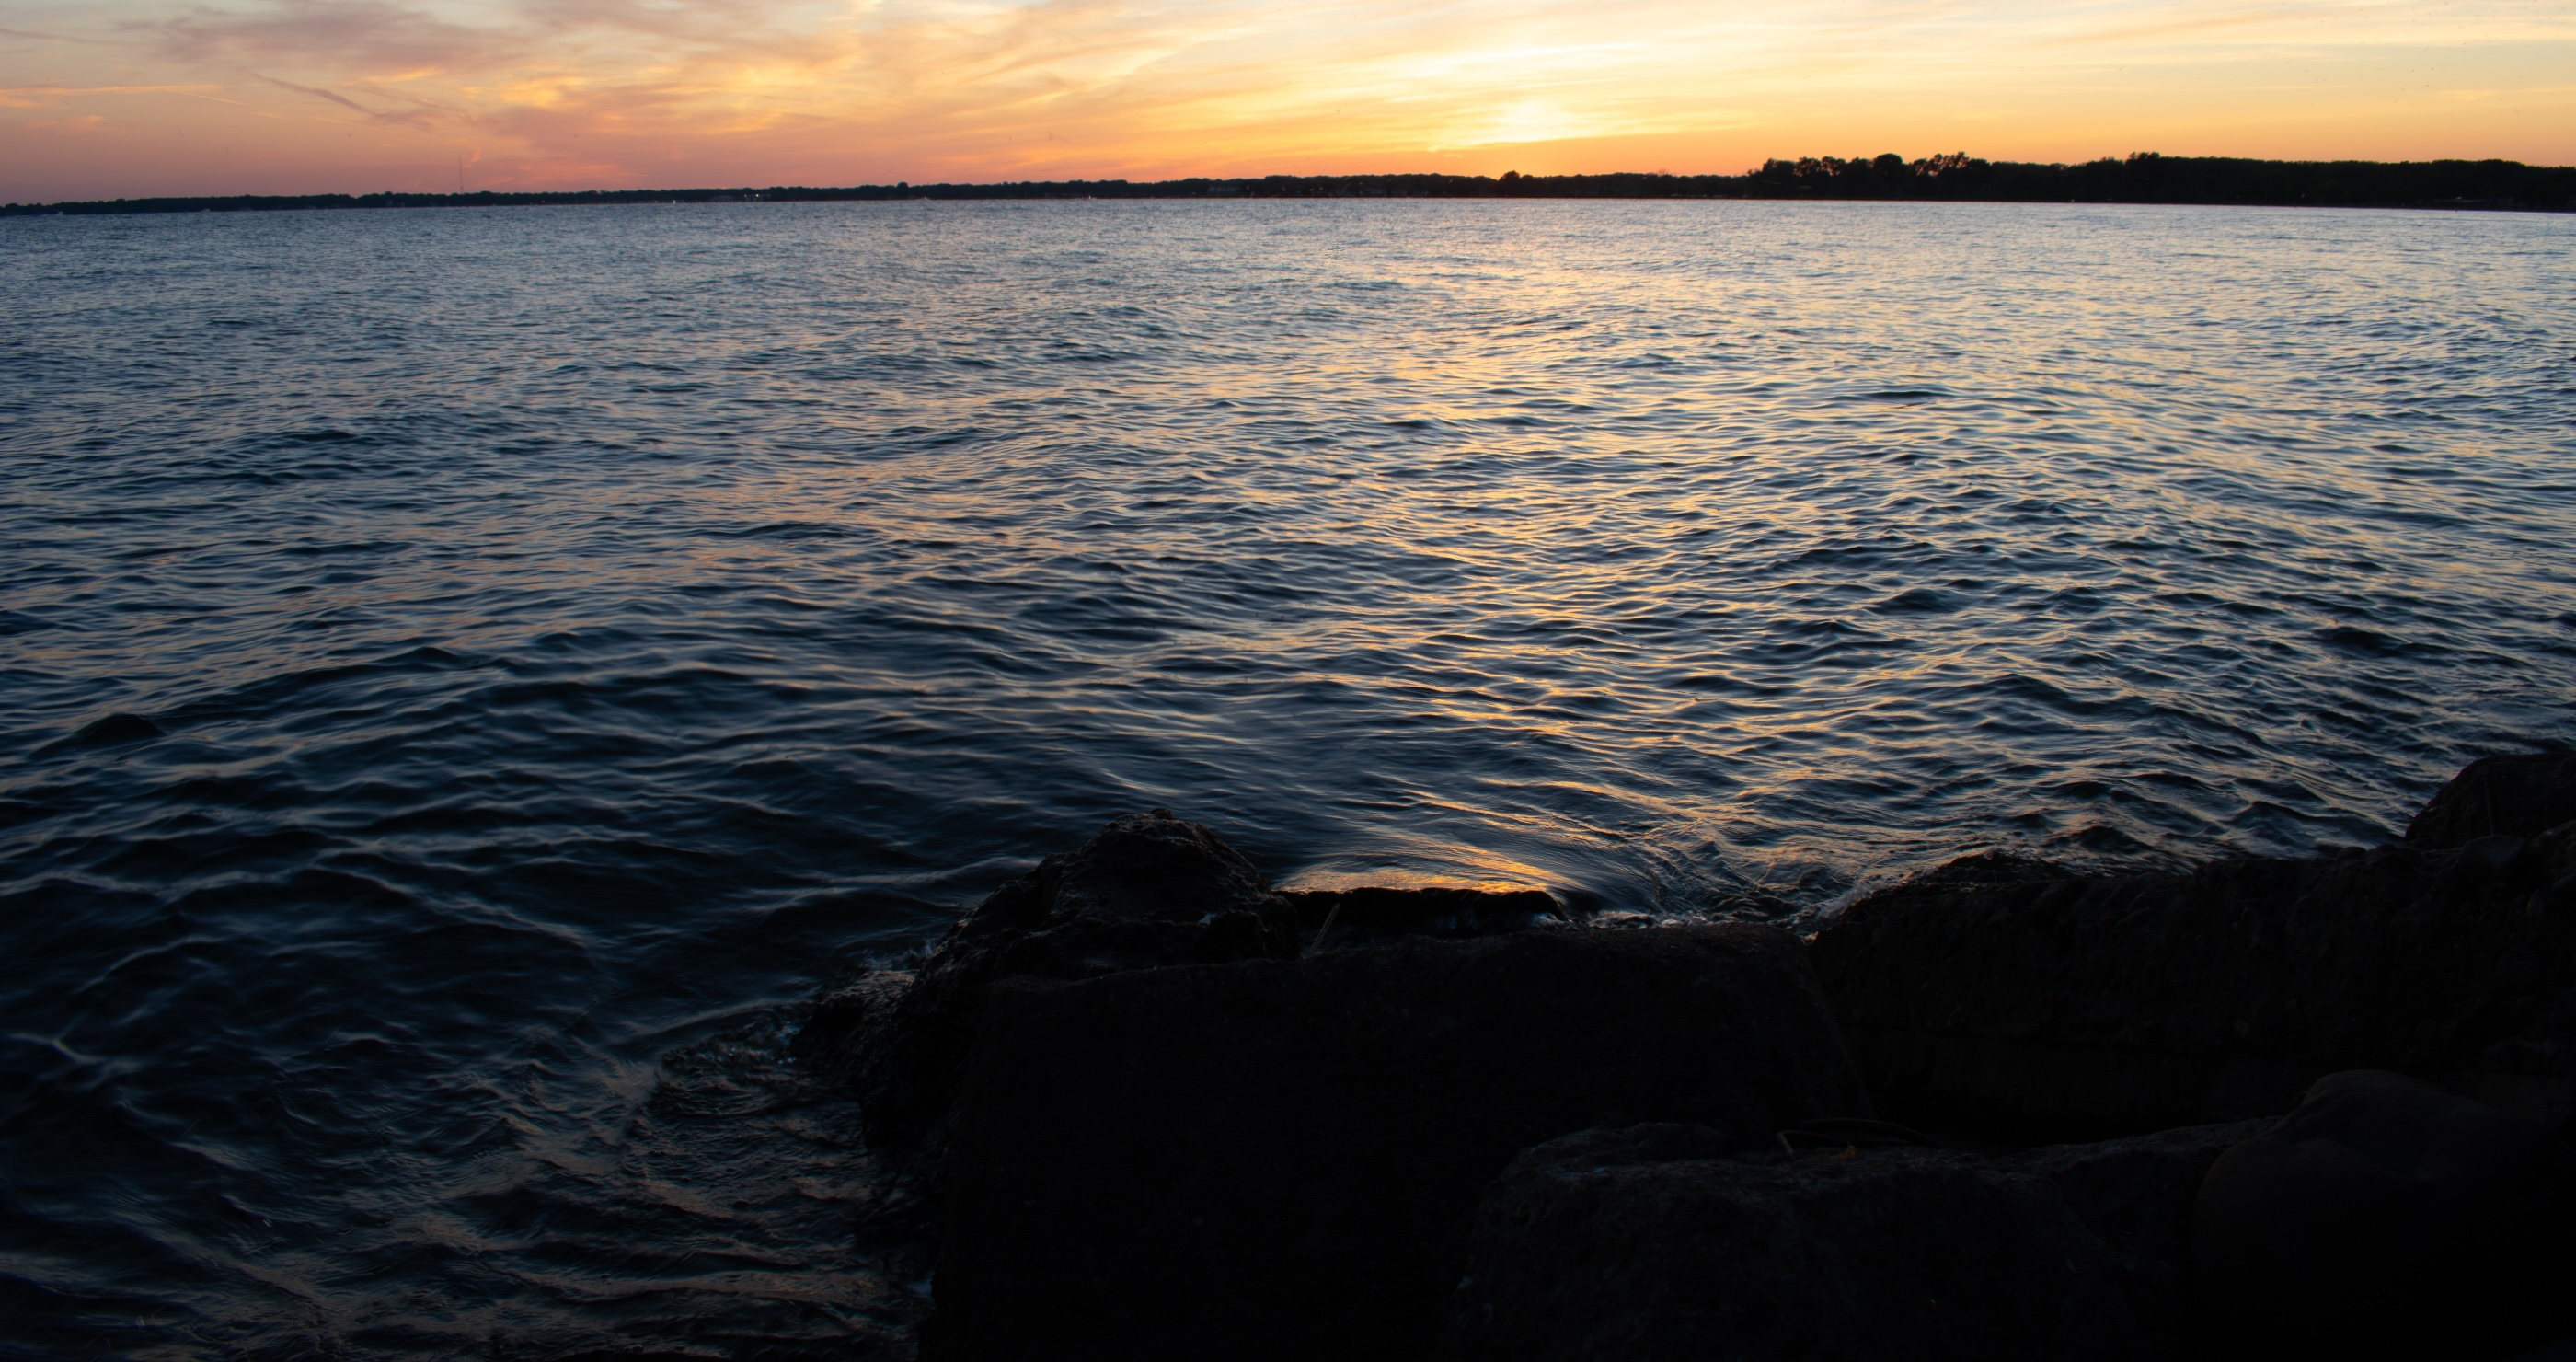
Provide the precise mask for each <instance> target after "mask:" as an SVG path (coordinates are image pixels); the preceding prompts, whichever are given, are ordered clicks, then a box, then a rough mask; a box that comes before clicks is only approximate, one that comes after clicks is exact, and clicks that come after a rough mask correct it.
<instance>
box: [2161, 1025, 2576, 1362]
mask: <svg viewBox="0 0 2576 1362" xmlns="http://www.w3.org/2000/svg"><path fill="white" fill-rule="evenodd" d="M2571 1230H2576V1154H2571V1153H2570V1151H2569V1150H2568V1148H2567V1146H2566V1145H2565V1144H2563V1143H2561V1142H2560V1141H2558V1140H2556V1139H2554V1138H2552V1137H2551V1136H2550V1135H2549V1133H2548V1132H2546V1131H2544V1130H2542V1129H2541V1127H2540V1126H2539V1124H2538V1123H2536V1122H2534V1121H2532V1120H2531V1119H2530V1118H2528V1117H2525V1116H2521V1115H2518V1114H2516V1113H2513V1112H2506V1111H2499V1110H2497V1109H2495V1108H2494V1107H2490V1106H2487V1105H2485V1104H2483V1103H2479V1102H2475V1101H2471V1100H2469V1099H2467V1098H2464V1097H2461V1096H2458V1095H2457V1094H2454V1093H2449V1092H2445V1091H2443V1090H2441V1089H2439V1088H2435V1087H2433V1086H2431V1085H2429V1084H2425V1083H2421V1082H2417V1081H2416V1080H2414V1079H2410V1078H2406V1077H2404V1076H2402V1075H2399V1074H2392V1073H2379V1072H2367V1071H2365V1072H2356V1073H2344V1074H2336V1075H2333V1076H2331V1077H2328V1078H2326V1079H2324V1080H2322V1081H2320V1082H2319V1083H2318V1084H2317V1085H2316V1086H2315V1087H2314V1088H2313V1089H2311V1090H2310V1091H2309V1093H2308V1095H2307V1099H2306V1100H2305V1101H2304V1102H2302V1103H2300V1105H2299V1107H2298V1109H2297V1110H2296V1111H2293V1112H2292V1113H2290V1115H2289V1116H2288V1117H2287V1118H2285V1119H2283V1120H2282V1121H2281V1122H2280V1123H2279V1124H2278V1125H2277V1126H2275V1127H2273V1128H2272V1129H2270V1130H2268V1131H2266V1132H2265V1133H2264V1134H2262V1135H2260V1136H2258V1137H2256V1138H2253V1139H2251V1140H2248V1141H2247V1142H2245V1143H2243V1144H2241V1145H2238V1146H2237V1147H2235V1148H2234V1149H2232V1150H2230V1151H2228V1153H2227V1154H2226V1155H2225V1156H2224V1157H2223V1158H2221V1159H2219V1160H2218V1162H2217V1164H2216V1166H2215V1167H2214V1168H2213V1169H2212V1170H2211V1171H2210V1173H2209V1176H2208V1178H2207V1180H2206V1181H2205V1182H2204V1183H2203V1185H2202V1187H2201V1189H2200V1192H2199V1197H2198V1204H2197V1206H2196V1207H2195V1211H2194V1216H2193V1268H2194V1277H2195V1284H2196V1288H2197V1290H2196V1295H2197V1298H2198V1300H2199V1303H2200V1307H2201V1311H2202V1315H2203V1320H2204V1326H2205V1329H2206V1333H2207V1336H2208V1337H2209V1339H2210V1341H2211V1343H2212V1348H2211V1353H2212V1355H2213V1356H2217V1357H2223V1358H2236V1357H2243V1358H2253V1357H2281V1356H2332V1357H2338V1358H2388V1359H2399V1358H2425V1357H2503V1356H2506V1355H2509V1354H2512V1353H2515V1352H2519V1351H2522V1350H2524V1349H2528V1348H2532V1347H2535V1346H2538V1345H2540V1344H2543V1343H2545V1342H2547V1341H2549V1340H2550V1339H2553V1338H2557V1337H2559V1336H2561V1335H2564V1334H2567V1333H2568V1332H2570V1331H2571V1330H2576V1286H2571V1284H2572V1283H2576V1233H2572V1232H2571Z"/></svg>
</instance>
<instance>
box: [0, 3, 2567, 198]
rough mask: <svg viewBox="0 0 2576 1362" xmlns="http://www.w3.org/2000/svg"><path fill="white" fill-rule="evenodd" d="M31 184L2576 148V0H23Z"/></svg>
mask: <svg viewBox="0 0 2576 1362" xmlns="http://www.w3.org/2000/svg"><path fill="white" fill-rule="evenodd" d="M0 125H5V129H6V130H5V132H0V200H12V201H19V202H29V201H42V200H50V199H61V198H95V197H117V196H131V195H142V194H213V193H311V192H323V191H346V192H365V191H369V190H376V189H406V190H453V189H455V188H456V187H457V185H458V184H459V182H460V180H461V181H462V183H463V184H465V185H466V186H467V187H468V188H487V189H504V188H554V187H612V188H613V187H630V186H702V185H770V184H808V185H837V184H854V183H867V182H891V181H895V180H911V181H915V182H923V181H933V180H996V179H1027V178H1035V179H1067V178H1075V177H1109V176H1121V177H1127V178H1131V179H1159V178H1167V177H1172V176H1179V175H1192V174H1269V173H1293V174H1316V173H1333V172H1354V171H1368V170H1400V169H1434V170H1448V171H1457V172H1465V173H1482V174H1498V173H1500V172H1502V171H1504V170H1506V169H1518V170H1521V171H1524V172H1530V173H1543V172H1560V171H1601V170H1623V169H1624V170H1658V169H1663V170H1672V171H1677V172H1704V171H1722V172H1728V173H1732V172H1736V171H1740V170H1743V169H1745V168H1747V167H1749V166H1753V165H1758V164H1759V163H1760V162H1761V161H1762V159H1763V158H1764V157H1766V156H1797V155H1801V154H1807V155H1842V156H1851V155H1870V154H1875V153H1878V152H1884V151H1894V152H1898V153H1900V154H1902V155H1905V156H1908V157H1915V156H1923V155H1929V154H1931V153H1933V152H1936V151H1948V150H1966V151H1968V152H1970V153H1972V154H1975V155H1979V156H1985V157H1990V158H1995V159H2026V160H2028V159H2035V160H2076V159H2085V158H2090V157H2094V156H2101V155H2116V154H2121V153H2125V152H2129V151H2135V150H2157V151H2163V152H2165V153H2168V154H2229V155H2246V156H2275V157H2301V158H2307V157H2367V158H2373V159H2383V160H2394V159H2413V158H2425V157H2436V156H2471V157H2482V156H2505V157H2511V158H2514V159H2518V160H2525V161H2535V162H2547V163H2552V164H2565V163H2569V162H2576V0H2558V2H2557V3H2529V2H2526V3H2516V2H2515V0H2468V2H2466V3H2456V4H2443V3H2329V2H2327V0H2279V2H2277V3H2249V2H2247V0H2208V2H2196V0H2095V2H2094V3H2078V4H2058V5H2042V4H2009V3H2004V4H1977V3H1896V2H1893V0H1881V2H1876V3H1873V2H1872V0H1818V2H1816V3H1807V4H1795V3H1781V2H1780V0H1765V3H1760V4H1753V3H1741V2H1740V0H1691V2H1689V3H1682V2H1681V0H1409V2H1408V0H1395V2H1390V0H203V2H202V3H199V2H197V0H169V2H168V3H161V2H159V0H99V3H95V4H81V5H67V4H52V3H42V2H41V0H0Z"/></svg>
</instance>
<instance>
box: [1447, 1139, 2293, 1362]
mask: <svg viewBox="0 0 2576 1362" xmlns="http://www.w3.org/2000/svg"><path fill="white" fill-rule="evenodd" d="M2261 1129H2262V1125H2261V1123H2252V1124H2242V1125H2230V1126H2217V1127H2204V1128H2200V1129H2193V1130H2178V1131H2170V1132H2165V1133H2162V1134H2158V1135H2153V1136H2146V1137H2142V1138H2137V1139H2130V1140H2120V1141H2113V1142H2110V1143H2106V1144H2096V1145H2079V1146H2065V1147H2056V1148H2047V1149H2039V1150H2033V1151H2029V1152H2027V1153H2022V1154H2016V1155H2007V1156H1992V1157H1990V1156H1982V1155H1977V1154H1970V1153H1962V1152H1958V1151H1953V1150H1937V1149H1920V1148H1880V1149H1863V1148H1857V1147H1854V1148H1850V1149H1847V1150H1845V1151H1843V1152H1841V1153H1839V1154H1834V1153H1827V1154H1821V1155H1812V1156H1808V1157H1800V1158H1784V1157H1781V1156H1778V1155H1773V1156H1768V1157H1764V1158H1757V1159H1746V1158H1740V1157H1739V1158H1728V1157H1724V1155H1725V1154H1726V1153H1727V1152H1728V1151H1727V1144H1726V1141H1724V1140H1722V1139H1719V1138H1716V1137H1715V1136H1714V1135H1713V1133H1712V1132H1708V1131H1704V1130H1698V1129H1693V1128H1689V1127H1681V1126H1669V1125H1666V1126H1644V1127H1634V1128H1630V1129H1626V1130H1596V1131H1588V1132H1585V1133H1583V1134H1580V1135H1574V1136H1570V1137H1567V1138H1565V1139H1561V1140H1556V1141H1553V1142H1551V1143H1548V1144H1545V1145H1541V1146H1539V1147H1538V1148H1536V1149H1533V1150H1531V1151H1529V1152H1528V1153H1526V1154H1524V1155H1522V1156H1521V1157H1520V1158H1519V1159H1517V1160H1515V1161H1514V1162H1513V1164H1512V1165H1511V1168H1510V1170H1509V1171H1508V1172H1506V1173H1505V1174H1504V1175H1503V1176H1502V1178H1500V1179H1499V1180H1498V1181H1497V1182H1496V1183H1495V1184H1494V1186H1493V1188H1492V1190H1491V1191H1490V1192H1488V1193H1487V1195H1486V1196H1485V1198H1484V1201H1483V1203H1482V1205H1481V1206H1480V1207H1479V1208H1478V1211H1477V1215H1476V1222H1475V1231H1474V1236H1473V1239H1472V1241H1471V1247H1470V1250H1469V1253H1468V1257H1467V1262H1466V1270H1465V1274H1464V1276H1463V1278H1462V1280H1461V1281H1460V1282H1459V1284H1458V1287H1457V1290H1456V1292H1455V1294H1454V1295H1453V1296H1452V1297H1451V1299H1450V1301H1449V1303H1448V1306H1447V1309H1446V1312H1445V1318H1444V1321H1443V1326H1442V1332H1441V1337H1440V1345H1439V1349H1438V1353H1437V1355H1438V1356H1439V1357H1441V1358H1443V1359H1447V1360H1448V1362H1577V1359H1593V1358H1612V1357H1615V1358H1620V1359H1623V1362H1660V1360H1661V1359H1675V1360H1676V1362H1679V1360H1681V1359H1689V1360H1690V1362H1701V1360H1702V1359H1709V1360H1711V1362H1715V1360H1717V1359H1742V1360H1743V1362H1772V1359H1778V1358H1806V1359H1815V1360H1816V1362H1840V1360H1841V1359H1849V1360H1850V1362H1878V1359H1883V1358H1899V1357H1901V1358H1922V1359H1943V1358H1958V1359H1963V1360H1964V1359H1976V1360H1977V1362H1987V1360H1988V1359H2008V1358H2028V1359H2032V1360H2033V1362H2042V1360H2043V1359H2044V1360H2046V1362H2058V1360H2059V1359H2068V1358H2084V1359H2094V1358H2139V1359H2146V1358H2163V1357H2169V1356H2173V1355H2175V1354H2176V1353H2177V1351H2178V1350H2180V1349H2181V1348H2182V1347H2183V1346H2184V1343H2185V1340H2186V1339H2187V1337H2188V1335H2189V1332H2190V1326H2189V1320H2188V1314H2187V1308H2186V1304H2185V1298H2184V1292H2183V1290H2182V1284H2183V1265H2184V1246H2185V1242H2186V1235H2187V1227H2188V1222H2189V1216H2190V1209H2191V1204H2192V1197H2193V1194H2194V1191H2195V1189H2196V1188H2197V1187H2198V1186H2199V1184H2200V1182H2201V1179H2202V1175H2203V1174H2204V1172H2205V1171H2206V1170H2207V1169H2208V1168H2209V1167H2210V1165H2211V1164H2212V1163H2214V1162H2215V1161H2217V1159H2218V1158H2219V1157H2220V1155H2221V1153H2222V1152H2223V1151H2225V1150H2226V1149H2228V1148H2229V1147H2231V1146H2233V1145H2235V1144H2237V1143H2238V1142H2239V1141H2242V1140H2244V1139H2246V1138H2248V1137H2249V1136H2252V1135H2254V1134H2255V1133H2257V1132H2258V1131H2260V1130H2261Z"/></svg>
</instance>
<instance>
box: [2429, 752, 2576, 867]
mask: <svg viewBox="0 0 2576 1362" xmlns="http://www.w3.org/2000/svg"><path fill="white" fill-rule="evenodd" d="M2568 822H2576V752H2544V753H2534V754H2531V755H2527V756H2510V757H2480V758H2479V759H2478V760H2476V761H2473V762H2470V763H2469V764H2468V765H2467V766H2466V767H2464V768H2462V769H2461V771H2460V773H2459V774H2458V775H2456V776H2453V777H2451V783H2450V784H2448V785H2445V786H2443V787H2442V788H2441V790H2440V791H2439V792H2438V793H2436V794H2435V795H2434V796H2433V802H2431V803H2429V804H2426V805H2425V806H2424V811H2423V812H2422V813H2419V814H2417V815H2415V821H2413V822H2411V823H2408V824H2407V825H2406V844H2407V845H2408V846H2416V847H2425V848H2428V849H2436V850H2438V849H2441V848H2445V847H2459V846H2466V845H2468V844H2469V843H2471V842H2474V841H2476V840H2477V839H2478V838H2481V837H2537V836H2539V835H2540V834H2541V833H2544V832H2547V831H2549V830H2550V829H2551V828H2554V827H2557V826H2559V825H2560V824H2562V823H2568Z"/></svg>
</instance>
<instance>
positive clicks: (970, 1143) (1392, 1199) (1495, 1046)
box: [923, 927, 1867, 1358]
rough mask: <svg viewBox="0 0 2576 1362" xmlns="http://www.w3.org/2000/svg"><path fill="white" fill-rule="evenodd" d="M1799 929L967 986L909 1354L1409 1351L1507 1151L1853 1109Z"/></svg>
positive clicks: (1738, 1135)
mask: <svg viewBox="0 0 2576 1362" xmlns="http://www.w3.org/2000/svg"><path fill="white" fill-rule="evenodd" d="M1866 1110H1867V1102H1866V1098H1865V1097H1864V1096H1863V1094H1862V1093H1861V1090H1860V1087H1859V1085H1858V1083H1857V1082H1856V1081H1855V1079H1854V1077H1853V1075H1852V1073H1851V1070H1850V1068H1849V1065H1848V1063H1847V1061H1846V1060H1845V1058H1844V1056H1843V1054H1842V1051H1841V1047H1840V1044H1839V1042H1838V1040H1837V1039H1836V1037H1835V1034H1834V1029H1833V1024H1832V1022H1831V1019H1830V1018H1829V1017H1828V1016H1827V1015H1826V1012H1825V1008H1824V1002H1823V997H1822V995H1821V993H1820V992H1819V990H1818V989H1817V987H1816V985H1815V982H1814V979H1813V977H1812V975H1811V974H1810V973H1809V972H1808V970H1807V967H1806V964H1805V961H1804V958H1803V951H1802V949H1801V947H1800V944H1799V943H1798V941H1797V940H1796V939H1795V938H1793V937H1790V936H1788V935H1787V934H1785V933H1782V932H1779V931H1777V930H1774V929H1770V928H1764V927H1705V928H1675V929H1666V930H1657V931H1643V932H1523V933H1517V934H1511V935H1504V936H1496V937H1489V938H1484V939H1476V940H1464V941H1439V940H1416V941H1410V942H1399V943H1393V944H1388V945H1385V946H1382V947H1380V948H1376V949H1370V950H1352V951H1341V952H1328V953H1325V954H1321V955H1317V956H1314V957H1311V958H1308V959H1305V960H1302V961H1268V960H1264V961H1247V962H1243V963H1240V964H1232V965H1221V966H1198V967H1189V968H1177V969H1158V970H1146V971H1139V972H1133V973H1126V974H1117V975H1110V976H1106V977H1101V978H1095V979H1091V980H1088V981H1083V982H1077V983H1051V982H1044V981H1039V980H1015V981H1011V982H1008V983H1003V984H1000V985H997V986H995V987H994V988H993V990H992V993H991V1003H990V1007H989V1009H988V1014H987V1016H986V1019H985V1024H984V1028H983V1031H982V1033H981V1036H980V1037H979V1039H978V1041H977V1044H976V1047H975V1050H974V1054H973V1058H972V1059H971V1061H970V1063H969V1065H968V1067H967V1071H966V1075H965V1079H964V1083H963V1085H962V1092H961V1097H960V1101H959V1105H958V1110H957V1112H956V1115H955V1117H954V1119H953V1121H952V1123H951V1126H950V1135H949V1143H948V1174H947V1198H948V1199H947V1204H946V1208H945V1211H944V1218H943V1224H942V1229H941V1239H940V1248H939V1257H938V1309H937V1312H936V1313H935V1315H934V1316H933V1318H932V1321H931V1323H930V1325H929V1327H928V1330H927V1332H926V1333H925V1336H924V1349H923V1355H924V1357H926V1358H1003V1357H1009V1358H1091V1357H1099V1358H1111V1357H1117V1358H1140V1357H1194V1358H1195V1357H1275V1358H1308V1357H1386V1358H1397V1357H1404V1358H1418V1357H1421V1356H1423V1355H1424V1354H1425V1353H1426V1352H1427V1351H1428V1350H1429V1347H1430V1344H1431V1340H1432V1334H1433V1330H1434V1327H1435V1321H1436V1319H1437V1316H1438V1311H1439V1306H1440V1302H1441V1300H1442V1298H1443V1297H1444V1296H1445V1295H1446V1293H1447V1292H1448V1291H1449V1289H1450V1287H1451V1286H1452V1285H1453V1284H1454V1283H1455V1281H1456V1280H1457V1275H1458V1266H1459V1262H1460V1259H1461V1255H1462V1254H1463V1252H1464V1245H1465V1239H1466V1232H1467V1227H1468V1222H1469V1218H1470V1214H1471V1211H1472V1208H1473V1207H1474V1205H1475V1202H1476V1200H1477V1197H1478V1196H1479V1194H1480V1193H1481V1192H1482V1191H1483V1189H1484V1186H1485V1184H1486V1183H1487V1182H1488V1181H1490V1180H1491V1179H1492V1178H1493V1177H1494V1176H1495V1175H1496V1174H1497V1173H1499V1172H1500V1171H1501V1170H1502V1169H1503V1168H1504V1167H1505V1165H1506V1164H1508V1163H1509V1162H1510V1161H1511V1159H1512V1157H1513V1156H1514V1155H1515V1154H1516V1153H1517V1152H1518V1151H1520V1150H1522V1149H1524V1148H1527V1147H1528V1146H1530V1145H1532V1144H1535V1143H1538V1142H1540V1141H1544V1140H1547V1139H1550V1138H1553V1137H1555V1136H1559V1135H1563V1134H1566V1133H1567V1132H1569V1131H1575V1130H1580V1129H1583V1128H1586V1127H1589V1126H1594V1125H1601V1124H1605V1123H1611V1124H1620V1123H1632V1122H1638V1121H1657V1120H1661V1121H1677V1122H1686V1123H1690V1124H1693V1125H1696V1126H1699V1127H1702V1128H1703V1138H1704V1139H1706V1140H1707V1141H1709V1142H1711V1143H1712V1144H1713V1145H1714V1146H1715V1147H1718V1148H1723V1149H1738V1150H1741V1149H1753V1148H1758V1147H1762V1146H1765V1145H1768V1144H1769V1143H1771V1142H1772V1141H1773V1139H1774V1133H1775V1132H1776V1131H1777V1130H1778V1129H1780V1128H1781V1127H1783V1126H1786V1125H1791V1124H1794V1123H1796V1122H1798V1121H1799V1120H1801V1119H1804V1118H1807V1117H1812V1116H1825V1115H1854V1114H1865V1112H1866Z"/></svg>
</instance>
